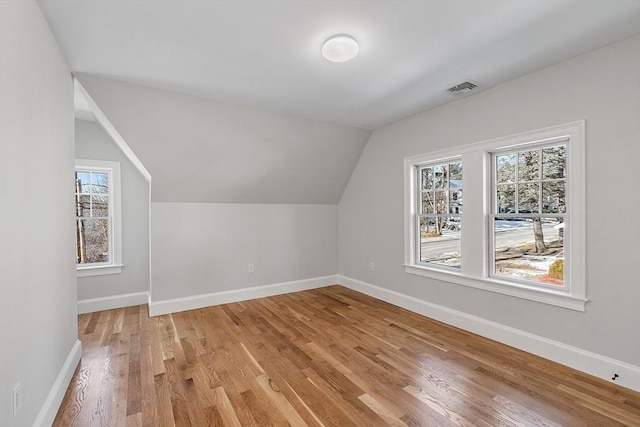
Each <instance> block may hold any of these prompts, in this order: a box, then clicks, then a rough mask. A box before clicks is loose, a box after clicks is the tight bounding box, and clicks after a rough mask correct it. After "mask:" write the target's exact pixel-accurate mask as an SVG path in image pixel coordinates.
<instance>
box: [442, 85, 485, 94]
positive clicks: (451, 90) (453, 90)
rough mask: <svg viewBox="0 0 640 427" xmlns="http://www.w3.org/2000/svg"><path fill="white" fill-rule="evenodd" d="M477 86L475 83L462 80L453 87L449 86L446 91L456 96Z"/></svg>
mask: <svg viewBox="0 0 640 427" xmlns="http://www.w3.org/2000/svg"><path fill="white" fill-rule="evenodd" d="M477 87H478V85H477V84H475V83H471V82H463V83H460V84H458V85H455V86H453V87H450V88H449V89H447V92H449V93H451V94H452V95H456V96H458V95H464V94H465V93H469V92H471V91H472V90H474V89H475V88H477Z"/></svg>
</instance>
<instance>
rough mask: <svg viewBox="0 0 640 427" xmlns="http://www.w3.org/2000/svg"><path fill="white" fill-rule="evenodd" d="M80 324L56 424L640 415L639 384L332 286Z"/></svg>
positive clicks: (529, 422)
mask: <svg viewBox="0 0 640 427" xmlns="http://www.w3.org/2000/svg"><path fill="white" fill-rule="evenodd" d="M78 329H79V336H80V339H81V341H82V346H83V357H82V361H81V363H80V366H79V367H78V369H77V371H76V373H75V375H74V377H73V380H72V382H71V385H70V386H69V389H68V391H67V394H66V396H65V398H64V401H63V403H62V406H61V408H60V410H59V412H58V415H57V418H56V421H55V423H54V426H70V425H76V426H107V425H111V426H165V425H166V426H173V425H176V426H188V425H193V426H267V425H274V426H286V425H291V426H294V427H297V426H305V425H308V426H323V425H324V426H384V425H392V426H402V425H407V426H441V425H442V426H448V425H459V426H472V425H476V426H617V425H627V426H640V393H636V392H633V391H631V390H628V389H624V388H621V387H618V386H617V385H615V384H610V383H608V382H606V381H602V380H600V379H597V378H594V377H591V376H588V375H585V374H583V373H580V372H578V371H575V370H572V369H569V368H567V367H564V366H561V365H558V364H555V363H552V362H549V361H547V360H544V359H541V358H539V357H536V356H532V355H530V354H527V353H524V352H521V351H519V350H515V349H513V348H511V347H507V346H504V345H502V344H499V343H496V342H494V341H491V340H487V339H484V338H481V337H478V336H476V335H473V334H470V333H467V332H464V331H462V330H459V329H456V328H452V327H449V326H446V325H443V324H441V323H438V322H435V321H433V320H430V319H428V318H425V317H423V316H420V315H417V314H415V313H411V312H409V311H406V310H403V309H401V308H398V307H395V306H393V305H390V304H387V303H384V302H381V301H379V300H376V299H374V298H371V297H368V296H366V295H363V294H360V293H358V292H355V291H352V290H349V289H346V288H344V287H341V286H337V285H336V286H330V287H326V288H321V289H316V290H311V291H304V292H298V293H293V294H287V295H280V296H274V297H269V298H261V299H256V300H252V301H245V302H240V303H234V304H225V305H220V306H215V307H208V308H204V309H200V310H192V311H186V312H182V313H175V314H171V315H164V316H158V317H152V318H149V316H148V312H147V307H146V306H144V305H142V306H136V307H129V308H126V309H117V310H108V311H102V312H96V313H90V314H84V315H80V316H79V320H78Z"/></svg>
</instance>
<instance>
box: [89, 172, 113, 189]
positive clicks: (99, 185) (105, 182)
mask: <svg viewBox="0 0 640 427" xmlns="http://www.w3.org/2000/svg"><path fill="white" fill-rule="evenodd" d="M91 184H92V187H91V189H92V191H93V192H94V193H108V192H109V175H108V174H107V173H104V172H92V173H91Z"/></svg>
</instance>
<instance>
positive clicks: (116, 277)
mask: <svg viewBox="0 0 640 427" xmlns="http://www.w3.org/2000/svg"><path fill="white" fill-rule="evenodd" d="M75 122H76V158H78V159H92V160H110V161H116V162H120V178H121V187H122V192H121V195H122V200H121V201H122V205H121V206H122V263H123V264H124V267H123V268H122V273H120V274H108V275H103V276H90V277H79V278H78V300H84V299H91V298H101V297H108V296H113V295H122V294H130V293H135V292H147V291H148V290H149V183H148V182H147V180H146V179H145V178H144V177H143V176H142V175H141V174H140V172H139V171H138V169H136V167H135V166H134V165H133V164H132V163H131V162H130V161H129V159H127V157H126V156H125V155H124V153H123V152H122V151H121V150H120V149H119V148H118V146H117V145H116V144H115V142H114V141H113V140H112V139H111V137H109V136H108V135H107V134H106V133H105V131H104V130H103V129H102V128H101V127H100V125H98V123H96V122H93V121H87V120H76V121H75Z"/></svg>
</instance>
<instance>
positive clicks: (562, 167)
mask: <svg viewBox="0 0 640 427" xmlns="http://www.w3.org/2000/svg"><path fill="white" fill-rule="evenodd" d="M491 163H492V167H493V171H492V175H493V176H492V178H493V182H494V185H493V188H492V195H493V203H492V212H491V221H490V225H491V230H492V232H491V234H492V236H491V240H490V242H491V253H492V265H491V273H492V275H493V276H494V277H498V278H508V279H513V280H521V281H525V282H534V283H536V284H538V285H541V284H544V285H550V286H559V287H563V288H564V286H565V280H564V253H565V251H564V227H565V225H566V224H565V219H566V217H567V205H566V184H567V174H566V171H567V145H566V143H565V142H562V143H560V144H558V143H554V144H552V145H548V146H544V145H543V146H524V147H521V149H520V150H517V151H513V150H511V149H509V150H508V151H506V152H498V153H493V154H492V162H491Z"/></svg>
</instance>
